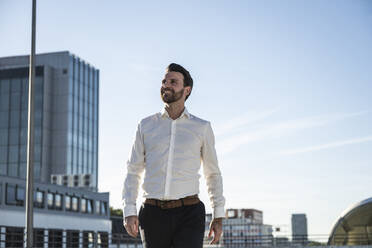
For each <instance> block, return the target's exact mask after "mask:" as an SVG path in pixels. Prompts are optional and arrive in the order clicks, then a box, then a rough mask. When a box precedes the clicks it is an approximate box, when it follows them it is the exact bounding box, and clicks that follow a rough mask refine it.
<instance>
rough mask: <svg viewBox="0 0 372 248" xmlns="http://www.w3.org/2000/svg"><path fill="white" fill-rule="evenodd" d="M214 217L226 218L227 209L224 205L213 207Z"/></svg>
mask: <svg viewBox="0 0 372 248" xmlns="http://www.w3.org/2000/svg"><path fill="white" fill-rule="evenodd" d="M212 217H213V219H214V218H225V209H224V207H215V208H214V209H213V216H212Z"/></svg>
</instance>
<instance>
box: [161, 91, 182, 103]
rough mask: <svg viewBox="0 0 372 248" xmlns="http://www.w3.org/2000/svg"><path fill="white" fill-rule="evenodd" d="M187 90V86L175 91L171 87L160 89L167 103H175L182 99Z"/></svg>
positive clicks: (162, 97)
mask: <svg viewBox="0 0 372 248" xmlns="http://www.w3.org/2000/svg"><path fill="white" fill-rule="evenodd" d="M184 91H185V88H182V89H181V90H180V91H178V92H175V91H174V90H173V89H171V88H161V89H160V96H161V99H162V100H163V102H165V103H173V102H177V101H178V100H180V99H181V98H182V96H183V92H184Z"/></svg>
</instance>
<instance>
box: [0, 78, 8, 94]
mask: <svg viewBox="0 0 372 248" xmlns="http://www.w3.org/2000/svg"><path fill="white" fill-rule="evenodd" d="M9 90H10V81H9V80H8V79H3V80H0V94H2V95H7V94H9Z"/></svg>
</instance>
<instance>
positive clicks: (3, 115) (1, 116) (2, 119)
mask: <svg viewBox="0 0 372 248" xmlns="http://www.w3.org/2000/svg"><path fill="white" fill-rule="evenodd" d="M8 126H9V112H5V111H0V128H8Z"/></svg>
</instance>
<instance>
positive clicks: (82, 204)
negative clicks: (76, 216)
mask: <svg viewBox="0 0 372 248" xmlns="http://www.w3.org/2000/svg"><path fill="white" fill-rule="evenodd" d="M80 209H81V212H82V213H86V212H87V200H86V199H85V198H81V200H80Z"/></svg>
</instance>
